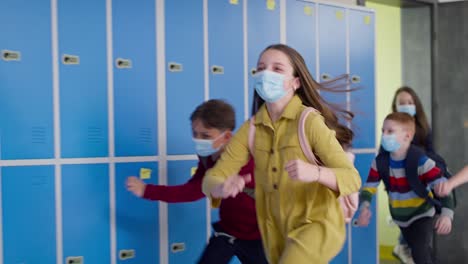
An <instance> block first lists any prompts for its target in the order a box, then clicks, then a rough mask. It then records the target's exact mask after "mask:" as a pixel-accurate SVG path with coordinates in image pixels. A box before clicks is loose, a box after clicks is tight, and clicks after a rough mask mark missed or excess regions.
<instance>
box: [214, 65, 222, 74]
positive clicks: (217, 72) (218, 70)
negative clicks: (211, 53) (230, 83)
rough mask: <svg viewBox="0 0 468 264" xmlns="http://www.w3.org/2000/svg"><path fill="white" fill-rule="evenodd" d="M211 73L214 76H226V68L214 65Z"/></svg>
mask: <svg viewBox="0 0 468 264" xmlns="http://www.w3.org/2000/svg"><path fill="white" fill-rule="evenodd" d="M211 72H212V73H213V74H224V67H223V66H216V65H213V66H212V67H211Z"/></svg>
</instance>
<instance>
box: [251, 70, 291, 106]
mask: <svg viewBox="0 0 468 264" xmlns="http://www.w3.org/2000/svg"><path fill="white" fill-rule="evenodd" d="M284 81H285V76H284V75H283V74H280V73H277V72H273V71H269V70H263V71H261V72H258V73H256V74H255V75H254V87H255V91H257V93H258V95H259V96H260V97H261V98H262V99H263V100H265V102H267V103H274V102H276V101H278V100H280V99H281V98H283V97H284V96H285V95H286V94H287V92H286V90H284Z"/></svg>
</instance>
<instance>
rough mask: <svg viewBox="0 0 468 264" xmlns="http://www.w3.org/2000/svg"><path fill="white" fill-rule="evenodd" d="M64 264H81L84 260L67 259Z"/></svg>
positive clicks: (79, 258)
mask: <svg viewBox="0 0 468 264" xmlns="http://www.w3.org/2000/svg"><path fill="white" fill-rule="evenodd" d="M65 263H66V264H83V263H84V260H83V257H81V256H80V257H67V259H66V261H65Z"/></svg>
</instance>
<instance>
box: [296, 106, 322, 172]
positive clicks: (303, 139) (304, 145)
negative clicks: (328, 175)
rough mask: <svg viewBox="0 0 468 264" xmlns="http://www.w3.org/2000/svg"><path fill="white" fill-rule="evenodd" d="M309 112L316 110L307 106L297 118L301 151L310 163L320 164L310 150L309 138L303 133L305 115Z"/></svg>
mask: <svg viewBox="0 0 468 264" xmlns="http://www.w3.org/2000/svg"><path fill="white" fill-rule="evenodd" d="M311 112H317V110H316V109H315V108H312V107H307V108H306V109H304V111H302V113H301V117H300V118H299V124H298V129H297V132H298V136H299V143H300V145H301V149H302V152H304V155H305V156H306V158H307V160H309V162H310V163H312V164H315V165H320V164H319V161H318V160H317V158H316V157H315V155H314V152H312V149H311V148H310V144H309V139H308V138H307V136H306V133H305V123H306V120H307V116H308V115H309V114H310V113H311Z"/></svg>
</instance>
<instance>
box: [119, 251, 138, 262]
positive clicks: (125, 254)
mask: <svg viewBox="0 0 468 264" xmlns="http://www.w3.org/2000/svg"><path fill="white" fill-rule="evenodd" d="M134 257H135V250H134V249H122V250H120V251H119V258H120V260H127V259H132V258H134Z"/></svg>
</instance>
